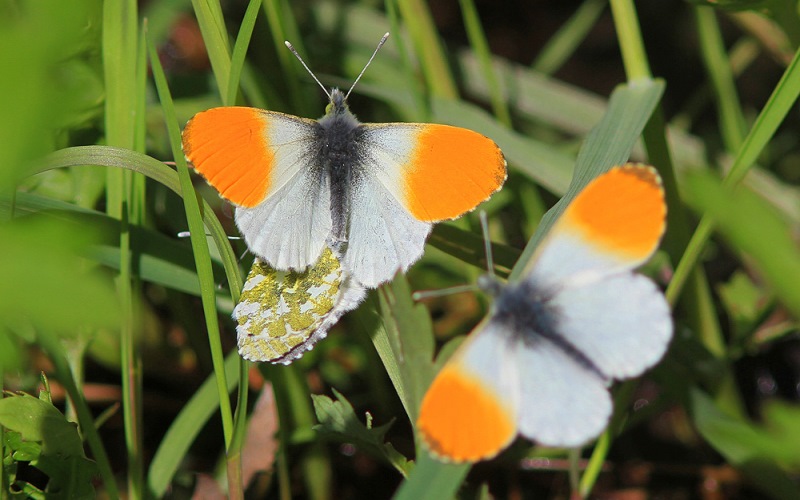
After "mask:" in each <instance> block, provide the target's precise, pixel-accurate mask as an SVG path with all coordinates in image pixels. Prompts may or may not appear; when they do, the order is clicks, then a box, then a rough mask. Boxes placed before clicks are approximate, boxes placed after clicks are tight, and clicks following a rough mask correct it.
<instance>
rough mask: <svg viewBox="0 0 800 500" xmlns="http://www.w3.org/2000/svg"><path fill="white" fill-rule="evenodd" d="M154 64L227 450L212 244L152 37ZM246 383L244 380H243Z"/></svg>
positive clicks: (228, 415) (228, 425)
mask: <svg viewBox="0 0 800 500" xmlns="http://www.w3.org/2000/svg"><path fill="white" fill-rule="evenodd" d="M148 46H149V53H150V64H151V67H152V69H153V79H154V80H155V82H156V89H157V90H158V95H159V98H160V100H161V105H162V108H163V110H164V117H165V120H166V123H167V130H168V131H169V138H170V146H171V147H172V154H173V156H174V157H175V163H176V165H177V167H178V179H179V180H180V185H181V192H182V193H183V203H184V208H185V211H186V219H187V222H188V224H189V231H190V232H191V236H190V238H191V242H192V250H193V251H194V256H195V263H196V265H197V276H198V278H199V279H200V297H201V299H202V303H203V312H204V314H205V320H206V327H207V329H208V332H207V333H208V342H209V346H210V347H211V359H212V362H213V364H214V374H215V377H216V380H217V392H218V393H219V398H220V413H221V416H222V427H223V435H224V438H225V447H226V449H227V448H228V447H229V446H230V443H231V438H232V435H233V414H232V411H231V406H230V401H229V400H228V397H227V395H228V390H227V385H228V384H227V380H226V374H225V369H224V358H223V354H222V344H221V341H220V335H219V323H218V319H217V310H216V307H215V300H214V287H215V284H214V275H213V273H212V270H211V256H210V254H209V252H208V244H207V242H206V237H205V229H204V227H203V221H202V216H201V214H200V204H199V202H198V199H197V198H198V196H197V193H195V191H194V187H193V186H192V180H191V178H190V176H189V167H188V165H187V164H186V159H185V158H184V157H183V151H182V150H181V132H180V129H179V128H178V120H177V117H176V116H175V108H174V106H173V104H172V97H171V95H170V92H169V88H168V86H167V79H166V76H165V75H164V70H163V69H162V68H161V64H160V62H159V59H158V53H157V52H156V48H155V46H154V45H153V44H152V42H151V41H150V40H148ZM242 383H244V382H242Z"/></svg>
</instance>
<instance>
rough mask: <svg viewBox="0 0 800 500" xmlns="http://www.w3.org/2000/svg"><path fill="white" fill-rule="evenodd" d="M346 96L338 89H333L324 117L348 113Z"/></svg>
mask: <svg viewBox="0 0 800 500" xmlns="http://www.w3.org/2000/svg"><path fill="white" fill-rule="evenodd" d="M348 111H349V110H348V107H347V96H346V95H345V94H344V93H343V92H342V91H341V90H339V89H337V88H333V89H331V93H330V102H329V103H328V105H327V106H326V107H325V114H326V115H343V114H347V112H348Z"/></svg>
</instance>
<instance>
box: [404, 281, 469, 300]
mask: <svg viewBox="0 0 800 500" xmlns="http://www.w3.org/2000/svg"><path fill="white" fill-rule="evenodd" d="M475 290H478V287H477V286H476V285H456V286H451V287H448V288H441V289H439V290H420V291H419V292H414V293H412V294H411V298H412V299H414V300H417V301H418V300H423V299H432V298H435V297H444V296H446V295H454V294H456V293H465V292H474V291H475Z"/></svg>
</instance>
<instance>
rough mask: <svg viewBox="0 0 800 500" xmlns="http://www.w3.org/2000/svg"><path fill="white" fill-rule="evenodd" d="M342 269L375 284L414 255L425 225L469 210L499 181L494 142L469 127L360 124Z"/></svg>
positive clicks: (501, 172) (500, 165) (500, 162)
mask: <svg viewBox="0 0 800 500" xmlns="http://www.w3.org/2000/svg"><path fill="white" fill-rule="evenodd" d="M357 149H358V151H359V155H360V158H359V165H358V167H357V171H358V172H359V176H358V178H357V182H355V183H354V185H353V187H352V194H351V196H352V198H351V200H352V201H351V206H350V218H349V224H350V226H349V230H348V238H347V239H348V250H347V252H346V254H345V257H344V263H343V265H344V267H345V269H347V270H348V272H351V273H352V274H353V276H354V277H355V278H356V279H357V280H359V281H360V282H362V283H364V285H366V286H370V287H374V286H377V285H378V284H380V283H381V282H384V281H387V280H389V279H391V277H392V276H393V275H394V274H395V272H397V271H398V270H403V271H405V270H406V269H407V268H408V267H409V266H410V265H411V264H412V263H413V262H415V261H416V260H417V259H419V258H420V256H421V255H422V251H423V246H424V242H425V238H426V237H427V235H428V232H429V231H430V227H431V225H430V223H431V222H436V221H439V220H443V219H453V218H455V217H458V216H460V215H462V214H463V213H464V212H467V211H469V210H472V209H474V208H475V207H476V206H477V205H478V204H479V203H481V202H482V201H485V200H486V199H488V198H489V196H491V195H492V193H494V192H495V191H497V190H498V189H500V187H501V186H502V184H503V182H504V180H505V178H506V163H505V159H504V158H503V154H502V153H501V152H500V149H499V148H498V147H497V145H496V144H495V143H494V142H493V141H492V140H491V139H488V138H487V137H484V136H483V135H481V134H478V133H477V132H473V131H471V130H467V129H463V128H458V127H451V126H447V125H430V124H414V123H390V124H369V125H362V126H361V134H360V137H359V139H358V146H357Z"/></svg>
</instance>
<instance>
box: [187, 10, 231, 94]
mask: <svg viewBox="0 0 800 500" xmlns="http://www.w3.org/2000/svg"><path fill="white" fill-rule="evenodd" d="M192 7H194V15H195V16H196V17H197V23H198V25H199V26H200V32H201V33H202V35H203V42H204V43H205V45H206V51H207V52H208V58H209V60H210V61H211V68H212V70H213V72H214V78H216V81H217V87H219V94H220V95H221V96H223V98H225V97H226V96H228V82H229V81H230V73H231V56H230V53H231V49H230V44H229V42H228V33H227V31H226V30H225V19H224V18H223V17H222V8H221V7H220V5H219V1H218V0H192Z"/></svg>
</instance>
